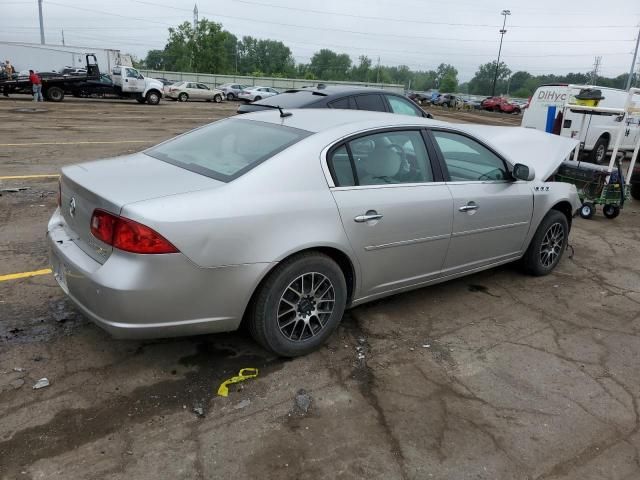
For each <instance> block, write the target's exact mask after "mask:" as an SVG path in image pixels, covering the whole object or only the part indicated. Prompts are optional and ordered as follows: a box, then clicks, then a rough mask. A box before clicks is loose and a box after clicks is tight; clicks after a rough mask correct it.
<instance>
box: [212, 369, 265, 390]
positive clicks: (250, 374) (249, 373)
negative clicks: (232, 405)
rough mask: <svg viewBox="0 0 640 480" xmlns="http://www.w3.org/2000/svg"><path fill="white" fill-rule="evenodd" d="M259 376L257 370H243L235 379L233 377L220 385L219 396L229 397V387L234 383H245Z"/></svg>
mask: <svg viewBox="0 0 640 480" xmlns="http://www.w3.org/2000/svg"><path fill="white" fill-rule="evenodd" d="M257 376H258V369H257V368H243V369H242V370H240V371H239V372H238V375H236V376H235V377H231V378H229V379H227V380H225V381H224V382H222V383H221V384H220V386H219V387H218V395H220V396H221V397H228V396H229V385H232V384H234V383H239V382H244V381H245V380H248V379H250V378H255V377H257Z"/></svg>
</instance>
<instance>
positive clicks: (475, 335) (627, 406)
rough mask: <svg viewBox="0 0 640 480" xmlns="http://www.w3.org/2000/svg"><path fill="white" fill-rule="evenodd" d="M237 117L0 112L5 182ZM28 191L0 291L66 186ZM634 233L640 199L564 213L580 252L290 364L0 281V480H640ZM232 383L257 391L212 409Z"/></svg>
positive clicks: (126, 105) (393, 301) (386, 313)
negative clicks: (82, 310) (613, 211)
mask: <svg viewBox="0 0 640 480" xmlns="http://www.w3.org/2000/svg"><path fill="white" fill-rule="evenodd" d="M236 107H237V104H234V103H223V104H221V105H217V104H208V103H185V104H181V103H172V102H163V103H162V104H161V105H159V106H157V107H152V106H148V105H138V104H137V103H135V102H124V101H101V100H77V99H68V100H65V101H64V102H63V103H60V104H51V103H44V104H39V105H37V108H38V109H42V110H43V111H36V112H32V111H29V109H31V108H34V104H32V103H31V102H29V101H26V99H25V98H24V97H23V98H22V99H20V98H18V97H16V98H15V99H8V100H7V99H4V98H0V118H2V119H3V120H2V121H1V122H0V144H1V145H0V177H7V176H23V175H55V174H56V173H57V171H58V170H59V168H60V167H61V166H63V165H67V164H70V163H74V162H79V161H83V160H92V159H97V158H104V157H108V156H113V155H120V154H124V153H128V152H133V151H138V150H141V149H143V148H146V147H147V146H150V145H153V144H155V143H158V142H159V141H162V140H165V139H167V138H170V137H172V136H174V135H177V134H179V133H182V132H184V131H186V130H188V129H191V128H194V127H197V126H199V125H202V124H204V123H207V122H210V121H213V120H215V119H218V118H222V117H225V116H228V115H230V114H233V112H234V111H235V108H236ZM25 110H26V111H25ZM433 112H434V114H435V115H436V117H437V118H439V119H448V120H451V121H462V122H466V121H472V122H481V123H492V124H500V125H509V124H517V123H518V122H519V118H518V117H513V116H509V115H499V114H493V113H487V114H484V113H478V112H476V113H470V112H464V113H463V112H447V111H440V110H434V111H433ZM19 188H26V189H25V190H19V191H16V192H7V191H2V192H0V193H1V196H0V278H1V277H2V276H4V275H7V274H14V273H22V272H32V271H37V270H39V269H43V268H46V267H47V255H46V244H45V240H44V234H45V229H46V223H47V220H48V218H49V216H50V215H51V212H52V211H53V210H54V208H55V203H56V195H57V192H56V190H57V183H56V180H55V178H53V177H52V178H37V179H34V178H31V179H3V180H0V190H4V189H19ZM639 227H640V206H639V203H638V202H632V203H630V204H628V205H626V206H625V209H624V210H623V212H622V214H621V215H620V217H618V218H617V219H615V220H607V219H605V218H604V217H603V216H602V214H601V213H598V215H597V216H596V217H594V218H593V219H592V220H588V221H587V220H582V219H576V220H575V221H574V227H573V230H572V236H571V242H570V243H571V245H572V246H573V249H574V252H575V253H574V255H573V257H572V258H568V256H565V258H564V259H563V261H562V263H561V265H560V266H559V268H558V269H557V270H556V271H555V272H554V273H553V274H552V275H550V276H547V277H543V278H531V277H527V276H525V275H523V274H522V273H520V271H519V270H518V268H517V266H515V265H509V266H505V267H502V268H498V269H494V270H490V271H487V272H483V273H480V274H477V275H473V276H470V277H466V278H463V279H459V280H456V281H452V282H449V283H444V284H440V285H437V286H434V287H429V288H425V289H421V290H416V291H413V292H411V293H407V294H403V295H398V296H395V297H392V298H389V299H386V300H383V301H378V302H375V303H372V304H368V305H365V306H362V307H359V308H356V309H353V310H351V311H350V312H349V313H348V315H347V316H346V317H345V320H344V322H343V324H342V326H341V327H340V329H339V330H338V332H337V333H336V334H335V335H334V336H333V338H332V339H331V341H330V342H329V343H328V344H327V345H326V346H325V347H324V348H322V349H321V350H320V351H318V352H316V353H314V354H312V355H309V356H307V357H305V358H299V359H295V360H283V359H280V358H275V357H273V356H272V355H270V354H269V353H267V352H265V351H263V350H262V349H260V348H259V347H258V346H257V345H256V344H255V343H254V342H253V341H252V340H251V339H250V338H249V337H248V336H247V335H246V334H245V333H244V332H242V331H240V332H235V333H230V334H223V335H210V336H201V337H189V338H182V339H168V340H157V341H146V342H133V341H121V340H114V339H112V338H111V337H109V336H108V335H107V334H105V333H104V332H103V331H101V330H100V329H98V328H97V327H95V326H93V325H92V324H91V323H90V322H88V321H87V320H86V319H85V318H83V317H82V315H80V314H79V313H77V312H76V311H75V310H74V308H73V307H72V306H71V305H70V304H69V302H67V301H66V300H65V298H64V296H63V294H62V292H61V290H60V289H59V288H58V286H57V285H56V283H55V281H54V279H53V278H52V276H51V275H38V276H33V277H28V278H22V279H12V280H5V281H0V479H3V480H4V479H23V478H24V479H113V480H115V479H131V478H135V479H154V480H155V479H165V478H166V479H177V478H185V479H186V478H189V479H192V478H193V479H213V478H247V479H248V478H269V479H359V478H366V479H372V478H380V479H396V478H398V479H431V478H433V479H455V480H458V479H514V480H515V479H518V480H523V479H576V480H578V479H580V480H591V479H594V480H595V479H598V480H602V479H627V480H631V479H637V478H640V455H639V450H638V449H639V448H640V433H639V431H638V426H639V423H638V413H639V408H638V399H639V398H640V373H639V372H640V368H639V367H640V314H639V310H640V243H639V240H640V233H638V232H639V231H640V230H639ZM244 367H255V368H258V369H259V372H260V373H259V376H258V377H257V378H255V379H252V380H248V381H246V382H243V383H238V384H236V385H234V386H232V387H231V389H230V394H229V397H227V398H223V397H219V396H217V395H216V391H217V388H218V385H219V384H220V382H221V381H222V380H224V379H226V378H229V377H230V376H233V375H235V374H236V373H237V372H238V370H239V369H241V368H244ZM43 377H46V378H48V380H49V382H50V385H49V386H48V387H45V388H42V389H38V390H34V389H33V388H32V386H33V385H34V384H35V383H36V382H37V381H38V380H39V379H41V378H43ZM300 389H304V390H305V391H306V392H307V394H308V395H309V397H307V398H310V399H311V405H310V407H309V409H308V410H307V411H306V412H305V411H304V409H302V408H301V406H300V405H299V404H297V403H296V400H295V398H296V394H297V392H298V391H299V390H300Z"/></svg>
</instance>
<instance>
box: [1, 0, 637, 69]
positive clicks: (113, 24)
mask: <svg viewBox="0 0 640 480" xmlns="http://www.w3.org/2000/svg"><path fill="white" fill-rule="evenodd" d="M195 3H197V5H198V11H199V17H200V19H202V18H208V19H209V20H214V21H216V22H219V23H222V25H223V27H224V28H225V29H226V30H228V31H230V32H232V33H233V34H235V35H236V36H238V37H239V38H241V37H242V36H244V35H251V36H254V37H258V38H269V39H273V40H280V41H282V42H284V43H285V44H286V45H287V46H289V48H291V50H292V52H293V54H294V57H295V59H296V61H297V62H298V63H308V62H309V60H310V58H311V56H312V55H313V53H314V52H316V51H318V50H319V49H321V48H330V49H332V50H334V51H337V52H340V53H347V54H349V55H350V56H351V57H352V59H353V60H354V62H356V61H357V58H358V56H360V55H367V56H368V57H370V58H371V59H372V60H373V62H374V64H375V63H376V62H377V61H378V58H380V63H381V64H383V65H408V66H409V67H410V68H411V69H412V70H431V69H435V68H436V67H437V66H438V65H439V64H440V63H450V64H452V65H454V66H455V67H456V68H457V69H458V72H459V80H460V81H467V80H469V79H470V78H471V77H472V76H473V74H474V73H475V71H476V70H477V68H478V66H479V65H480V64H482V63H486V62H491V61H494V60H495V59H496V57H497V54H498V47H499V41H500V34H499V30H500V29H501V28H502V22H503V20H504V18H505V17H504V16H502V15H501V12H502V11H503V10H505V9H508V10H509V11H510V12H511V14H510V15H509V16H506V22H507V23H506V30H507V33H506V34H505V35H504V43H503V48H502V57H501V59H502V60H503V61H505V62H506V63H507V65H508V66H509V68H511V70H512V71H514V72H515V71H518V70H526V71H528V72H530V73H532V74H534V75H538V74H543V73H558V74H562V73H569V72H586V71H590V70H592V69H593V64H594V60H595V57H596V56H601V57H602V59H601V66H600V70H599V74H600V75H604V76H616V75H619V74H621V73H626V72H628V71H629V68H630V66H631V60H632V55H633V50H634V47H635V39H636V37H637V35H638V30H639V27H640V1H638V0H606V1H603V0H598V1H596V0H563V1H562V2H559V1H557V0H536V1H531V0H322V1H317V2H309V1H307V2H305V1H301V0H200V1H197V2H194V1H193V0H189V1H183V0H173V1H171V0H109V1H104V0H103V1H95V0H43V12H44V14H43V16H44V26H45V38H46V42H47V43H50V44H61V43H62V30H63V29H64V37H65V43H66V44H67V45H78V46H88V47H99V48H114V49H119V50H121V51H122V52H126V53H132V54H134V55H136V56H137V57H144V56H145V55H146V53H147V51H148V50H150V49H162V48H163V47H164V45H165V41H166V39H167V35H168V33H167V29H168V28H169V27H171V26H175V25H178V24H180V23H182V22H183V21H185V20H186V21H192V20H193V7H194V4H195ZM0 41H19V42H34V43H39V42H40V33H39V26H38V0H0Z"/></svg>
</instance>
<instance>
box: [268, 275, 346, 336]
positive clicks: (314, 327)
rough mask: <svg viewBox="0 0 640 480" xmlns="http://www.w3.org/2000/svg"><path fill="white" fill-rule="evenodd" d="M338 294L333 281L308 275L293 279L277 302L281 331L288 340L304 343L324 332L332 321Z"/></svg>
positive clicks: (319, 276)
mask: <svg viewBox="0 0 640 480" xmlns="http://www.w3.org/2000/svg"><path fill="white" fill-rule="evenodd" d="M335 298H336V292H335V288H334V286H333V284H332V283H331V280H329V278H327V277H326V276H325V275H323V274H321V273H318V272H308V273H304V274H302V275H300V276H299V277H297V278H296V279H295V280H293V281H292V282H291V283H290V284H289V285H288V286H287V288H285V290H284V293H283V294H282V296H281V297H280V301H279V303H278V313H277V315H278V328H279V329H280V333H282V335H284V337H285V338H287V339H288V340H291V341H294V342H301V341H305V340H307V339H309V338H311V337H315V336H316V335H318V333H320V331H322V330H323V329H324V328H325V326H326V325H327V322H328V321H329V319H330V318H331V314H332V313H333V309H334V306H335Z"/></svg>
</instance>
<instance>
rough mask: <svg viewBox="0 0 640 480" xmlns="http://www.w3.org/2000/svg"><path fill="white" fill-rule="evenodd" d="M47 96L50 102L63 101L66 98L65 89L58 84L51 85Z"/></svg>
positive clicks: (46, 93)
mask: <svg viewBox="0 0 640 480" xmlns="http://www.w3.org/2000/svg"><path fill="white" fill-rule="evenodd" d="M45 97H46V98H47V100H49V101H50V102H61V101H62V100H64V90H63V89H61V88H60V87H56V86H52V87H49V88H47V91H46V92H45Z"/></svg>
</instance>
